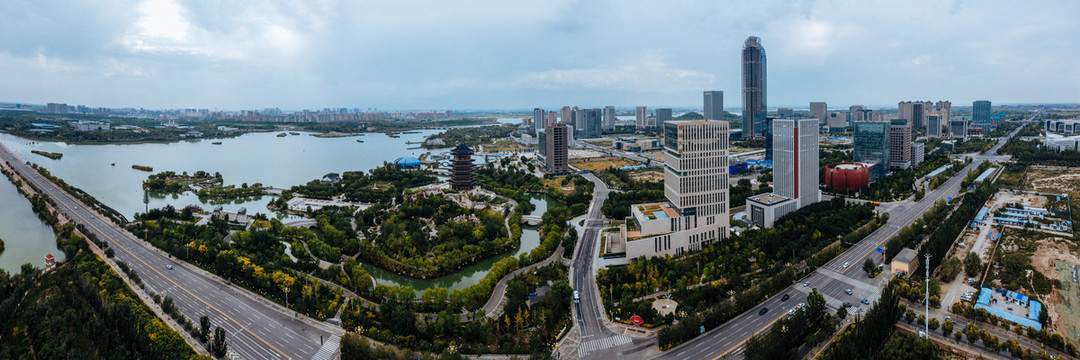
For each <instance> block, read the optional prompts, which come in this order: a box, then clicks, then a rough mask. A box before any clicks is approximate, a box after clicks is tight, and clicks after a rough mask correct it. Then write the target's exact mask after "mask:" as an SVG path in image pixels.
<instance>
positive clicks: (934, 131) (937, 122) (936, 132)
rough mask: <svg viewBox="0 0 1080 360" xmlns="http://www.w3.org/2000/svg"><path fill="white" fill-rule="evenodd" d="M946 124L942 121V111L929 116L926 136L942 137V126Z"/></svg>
mask: <svg viewBox="0 0 1080 360" xmlns="http://www.w3.org/2000/svg"><path fill="white" fill-rule="evenodd" d="M942 125H944V124H943V123H942V122H941V115H940V113H935V114H932V115H930V116H929V117H927V119H926V137H932V138H939V137H941V126H942Z"/></svg>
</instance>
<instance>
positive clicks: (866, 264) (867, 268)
mask: <svg viewBox="0 0 1080 360" xmlns="http://www.w3.org/2000/svg"><path fill="white" fill-rule="evenodd" d="M876 268H877V266H876V265H874V260H870V258H866V261H863V263H862V271H864V272H866V274H867V275H870V274H871V273H873V272H874V269H876Z"/></svg>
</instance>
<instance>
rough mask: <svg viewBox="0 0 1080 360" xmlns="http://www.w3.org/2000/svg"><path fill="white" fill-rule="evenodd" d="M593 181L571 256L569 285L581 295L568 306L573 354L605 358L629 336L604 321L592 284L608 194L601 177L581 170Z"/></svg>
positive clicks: (598, 298) (624, 343)
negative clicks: (573, 337)
mask: <svg viewBox="0 0 1080 360" xmlns="http://www.w3.org/2000/svg"><path fill="white" fill-rule="evenodd" d="M585 178H586V179H588V180H589V181H592V183H593V186H594V187H593V201H592V203H591V204H590V205H589V212H588V215H587V216H586V217H585V220H584V225H583V227H582V230H583V231H582V233H581V236H580V237H579V238H580V239H581V240H580V242H581V243H580V244H579V246H578V247H577V252H576V254H575V256H574V261H573V265H572V269H573V271H572V272H573V274H572V277H571V286H572V287H573V288H574V290H575V291H577V293H578V294H579V296H580V297H581V298H580V299H579V300H578V301H577V302H575V303H574V305H573V306H574V308H573V309H572V310H573V311H572V313H573V317H574V326H576V327H577V330H576V331H577V334H576V335H577V339H578V344H577V347H576V354H575V355H577V357H579V358H585V357H590V358H606V357H610V356H611V355H613V354H614V350H613V348H615V347H618V346H622V345H626V344H630V343H631V342H632V339H631V338H630V337H628V336H626V335H622V334H617V333H615V332H613V331H611V330H609V329H608V328H607V326H605V325H604V316H605V315H604V314H603V311H602V310H601V309H603V306H604V305H603V303H602V302H601V301H600V294H599V293H598V292H597V287H596V272H595V269H594V268H593V267H594V264H593V262H594V261H595V259H596V257H597V252H596V251H597V246H598V242H599V236H600V230H601V229H602V228H603V226H604V215H603V214H602V213H601V211H600V207H601V206H602V205H603V204H604V201H605V200H607V197H608V188H607V185H605V184H604V182H603V181H602V180H600V179H599V178H597V177H596V176H595V175H593V174H585Z"/></svg>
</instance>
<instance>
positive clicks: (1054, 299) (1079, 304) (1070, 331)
mask: <svg viewBox="0 0 1080 360" xmlns="http://www.w3.org/2000/svg"><path fill="white" fill-rule="evenodd" d="M1071 243H1072V242H1071V241H1070V240H1064V239H1061V238H1051V239H1048V240H1042V241H1039V247H1038V248H1037V249H1036V250H1035V254H1034V255H1032V256H1031V265H1032V266H1033V267H1035V270H1037V271H1038V272H1040V273H1042V274H1043V275H1044V276H1046V277H1047V278H1050V279H1058V280H1059V281H1061V287H1060V288H1058V287H1055V288H1054V290H1053V291H1052V292H1050V294H1049V295H1047V296H1046V297H1045V299H1044V300H1045V302H1046V305H1047V310H1049V314H1050V319H1051V322H1052V323H1053V330H1054V331H1057V332H1060V333H1062V334H1065V336H1067V337H1068V338H1069V339H1072V340H1073V341H1080V287H1078V284H1076V283H1075V282H1073V279H1072V273H1071V271H1072V265H1074V264H1080V256H1077V254H1078V253H1077V251H1076V249H1075V246H1073V249H1070V246H1068V245H1066V244H1071Z"/></svg>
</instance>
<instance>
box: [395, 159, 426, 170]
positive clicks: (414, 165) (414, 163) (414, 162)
mask: <svg viewBox="0 0 1080 360" xmlns="http://www.w3.org/2000/svg"><path fill="white" fill-rule="evenodd" d="M394 164H395V165H398V166H401V168H402V169H419V168H420V165H421V163H420V159H417V158H414V157H411V156H403V157H399V158H397V160H394Z"/></svg>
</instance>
